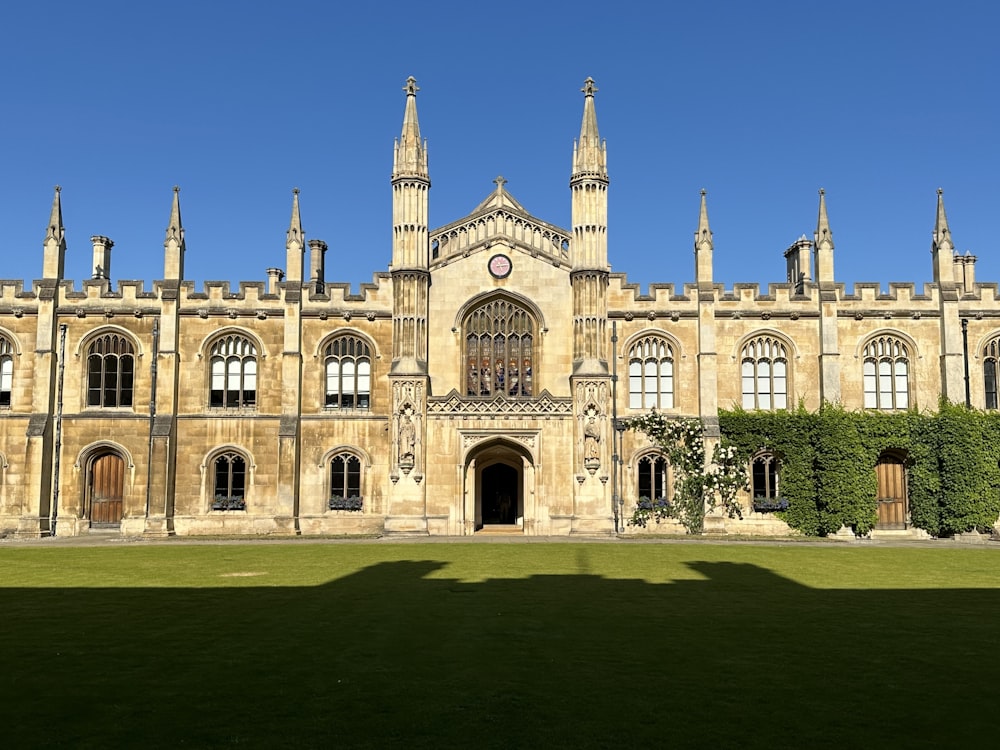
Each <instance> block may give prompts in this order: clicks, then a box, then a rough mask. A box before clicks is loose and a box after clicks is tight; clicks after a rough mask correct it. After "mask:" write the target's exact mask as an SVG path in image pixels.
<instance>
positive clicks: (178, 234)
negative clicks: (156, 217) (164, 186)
mask: <svg viewBox="0 0 1000 750" xmlns="http://www.w3.org/2000/svg"><path fill="white" fill-rule="evenodd" d="M180 194H181V189H180V188H179V187H177V185H174V200H173V202H172V203H171V205H170V220H169V221H168V222H167V236H166V238H165V239H164V243H167V242H171V241H173V242H177V243H178V244H179V245H180V246H181V247H182V248H183V246H184V225H183V224H182V223H181V197H180Z"/></svg>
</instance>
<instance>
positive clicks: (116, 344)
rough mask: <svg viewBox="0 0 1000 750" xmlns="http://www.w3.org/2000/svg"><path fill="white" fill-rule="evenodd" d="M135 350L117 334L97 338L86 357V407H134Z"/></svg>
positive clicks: (129, 342)
mask: <svg viewBox="0 0 1000 750" xmlns="http://www.w3.org/2000/svg"><path fill="white" fill-rule="evenodd" d="M134 379H135V351H134V350H133V348H132V342H131V341H129V340H128V339H127V338H126V337H125V336H122V335H121V334H118V333H106V334H104V335H103V336H99V337H98V338H97V339H95V340H94V341H93V342H92V343H91V345H90V349H89V352H88V354H87V406H99V407H104V408H113V407H119V406H132V387H133V381H134Z"/></svg>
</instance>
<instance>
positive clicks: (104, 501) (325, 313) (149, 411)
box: [0, 78, 1000, 537]
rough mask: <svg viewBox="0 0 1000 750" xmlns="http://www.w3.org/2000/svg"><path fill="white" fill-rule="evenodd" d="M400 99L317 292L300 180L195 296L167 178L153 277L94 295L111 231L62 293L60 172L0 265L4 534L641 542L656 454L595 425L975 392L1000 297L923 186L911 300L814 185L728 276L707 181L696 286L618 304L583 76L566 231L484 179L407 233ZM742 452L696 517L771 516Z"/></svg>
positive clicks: (418, 166) (761, 459)
mask: <svg viewBox="0 0 1000 750" xmlns="http://www.w3.org/2000/svg"><path fill="white" fill-rule="evenodd" d="M417 91H418V88H417V86H416V82H415V81H414V80H413V79H412V78H410V79H409V80H408V81H407V84H406V87H405V92H406V99H405V111H404V115H403V127H402V133H401V135H400V137H399V139H398V140H397V142H396V143H395V147H394V159H393V174H392V178H391V188H392V202H393V241H392V256H391V264H390V266H389V270H388V272H384V273H380V274H377V275H376V276H375V283H372V284H365V285H362V287H361V289H360V293H359V294H351V293H350V287H349V285H346V284H338V283H333V282H329V281H327V280H326V279H325V278H324V253H325V251H326V244H325V243H324V242H322V241H321V240H318V239H309V240H307V239H306V237H305V235H304V233H303V231H302V222H301V219H300V216H299V200H298V192H297V191H296V192H295V194H294V196H293V199H292V215H291V222H290V225H289V228H288V235H287V244H286V249H287V252H286V257H285V266H284V268H283V269H277V268H273V269H268V271H267V281H266V282H253V283H241V284H240V286H239V289H236V290H234V289H231V288H230V286H229V284H226V283H208V284H206V285H204V287H203V288H200V289H199V288H196V285H195V284H194V282H191V281H187V280H185V278H184V255H185V242H184V229H183V225H182V223H181V210H180V200H179V192H178V191H177V189H176V188H175V190H174V194H173V203H172V206H171V210H170V219H169V224H168V227H167V231H166V239H165V242H164V270H163V278H162V279H161V280H158V281H153V282H151V288H150V287H149V286H147V285H144V284H143V283H141V282H118V283H115V282H113V281H112V278H111V255H112V249H113V242H112V240H111V239H109V238H107V237H103V236H94V237H93V238H92V242H93V257H94V264H93V278H91V279H88V280H85V281H83V282H82V288H78V287H77V286H76V285H74V283H73V282H72V281H71V280H66V279H64V278H63V274H64V258H65V253H66V243H65V232H64V228H63V223H62V208H61V195H60V192H59V188H56V192H55V197H54V200H53V203H52V210H51V218H50V220H49V225H48V229H47V234H46V237H45V241H44V246H43V249H42V274H41V278H40V279H39V280H37V281H35V282H34V285H33V286H32V288H30V289H25V288H24V283H23V282H21V281H9V280H4V281H0V533H17V534H18V535H23V536H29V537H30V536H40V535H46V534H50V533H55V534H57V535H60V536H63V535H78V534H84V533H90V532H91V531H93V530H94V529H102V528H103V529H111V530H118V531H119V533H121V534H125V535H137V534H146V535H154V536H155V535H168V534H188V535H196V534H288V535H291V534H304V535H310V534H312V535H315V534H356V533H372V534H375V533H377V534H383V533H384V534H432V535H456V536H458V535H468V534H474V533H476V532H477V531H481V530H483V529H486V530H498V529H506V530H510V531H513V532H515V533H523V534H527V535H566V534H610V533H613V532H614V531H615V530H616V529H617V530H623V531H624V533H629V534H632V533H642V532H641V530H636V529H633V528H631V527H626V526H624V523H623V520H622V519H623V518H627V517H629V516H631V514H632V511H633V509H634V508H635V505H636V502H637V500H638V499H639V498H640V497H647V498H657V497H669V495H670V492H671V481H672V478H671V474H670V467H669V465H668V464H667V462H666V461H665V460H664V457H663V456H662V455H660V454H659V453H657V452H656V450H655V448H654V446H652V445H651V444H650V443H649V442H648V441H647V440H646V439H645V438H644V437H643V435H641V434H638V433H636V432H635V431H618V430H615V424H616V421H615V420H616V419H625V418H628V417H630V416H635V415H638V414H641V413H645V412H647V411H648V410H649V409H651V408H656V409H657V410H658V411H660V412H663V413H665V414H668V415H677V416H689V417H700V418H701V419H702V420H704V422H705V424H706V435H707V439H708V440H709V441H710V442H711V441H712V440H716V439H717V437H718V410H719V408H720V407H722V408H731V407H732V406H734V405H742V406H743V407H744V408H747V409H783V408H786V407H793V406H797V405H798V404H799V403H800V402H801V403H802V404H804V406H805V407H806V408H808V409H815V408H817V407H819V405H820V404H821V403H822V402H823V401H824V400H825V401H830V402H839V403H842V404H843V405H844V406H845V407H846V408H848V409H874V410H901V409H903V410H905V409H909V408H914V407H917V408H928V409H933V408H935V407H936V405H937V403H938V399H939V396H940V395H942V394H943V395H945V396H947V397H948V398H949V399H951V400H952V401H956V402H964V401H965V400H966V387H967V386H966V368H967V367H968V373H969V376H968V377H969V379H968V392H969V399H970V401H971V404H972V405H973V406H975V407H979V408H988V409H996V408H997V359H998V350H1000V302H998V300H997V286H996V284H993V283H990V284H983V283H978V282H976V280H975V274H974V271H975V261H976V259H975V257H973V256H970V255H965V256H959V255H957V254H956V253H955V249H954V245H953V244H952V239H951V232H950V230H949V227H948V221H947V218H946V216H945V210H944V202H943V196H942V195H941V193H940V191H939V192H938V196H937V219H936V225H935V228H934V232H933V237H932V245H931V259H932V263H933V282H932V283H930V284H927V285H926V286H925V287H924V288H922V289H916V288H915V286H914V285H913V284H892V285H891V286H890V288H889V293H888V294H883V293H881V292H880V289H879V286H878V285H877V284H871V285H867V284H858V285H856V286H855V287H854V288H853V289H852V290H851V291H850V293H849V292H848V291H847V290H846V289H845V287H844V285H843V284H839V283H837V282H836V281H835V280H834V268H833V260H834V242H833V233H832V231H831V223H830V221H829V219H828V217H827V208H826V199H825V196H824V195H823V193H822V191H820V195H819V216H818V221H817V225H816V233H815V235H814V238H813V239H812V240H808V239H806V238H804V237H803V238H802V239H800V240H798V241H797V242H794V243H793V244H792V245H791V246H790V247H789V248H788V250H787V251H785V264H786V267H787V282H786V283H780V284H771V285H769V286H768V289H767V290H766V292H762V291H761V290H760V289H758V287H757V286H756V285H750V284H745V285H741V284H737V285H736V286H735V287H734V289H733V291H725V289H724V287H723V285H722V284H717V283H715V282H714V281H713V266H712V251H713V245H712V232H711V229H710V227H709V220H708V210H707V203H706V195H705V194H704V193H703V194H702V196H701V206H700V212H699V214H698V216H697V217H695V215H694V210H693V209H694V206H692V224H693V225H694V226H696V227H697V231H696V232H695V237H694V261H695V267H694V281H693V282H692V283H689V284H685V285H684V287H683V289H674V288H673V285H670V284H660V285H657V284H654V285H652V286H651V287H650V289H649V294H648V295H644V294H640V289H639V288H638V286H636V285H634V284H630V283H628V281H627V279H626V277H625V276H624V275H623V274H619V273H610V272H609V266H608V241H607V191H608V173H607V169H606V157H607V152H606V146H605V143H604V142H603V141H601V139H600V136H599V134H598V127H597V116H596V111H595V105H594V97H595V92H596V91H597V89H596V87H595V86H594V82H593V81H592V80H590V79H587V81H586V82H585V84H584V88H583V95H584V99H583V122H582V126H581V129H580V134H579V138H578V140H577V141H576V143H575V145H574V146H573V171H572V175H571V179H570V200H571V201H572V227H571V228H569V229H561V228H559V227H557V226H553V225H552V224H549V223H547V222H545V221H544V220H542V219H538V218H536V217H534V216H532V215H531V214H530V213H529V212H528V210H526V208H525V207H523V206H522V205H521V204H520V203H518V201H517V200H516V199H515V198H514V196H513V195H511V193H510V192H508V190H507V189H506V185H505V181H504V180H503V178H497V180H496V181H495V183H494V184H495V187H494V188H493V189H491V190H489V192H488V194H487V195H486V196H485V197H484V199H483V200H482V202H481V203H480V204H479V206H478V207H477V208H476V209H475V210H474V211H473V212H472V213H471V214H470V215H468V216H465V217H463V218H460V219H458V220H456V221H454V222H452V223H450V224H448V225H447V226H444V227H440V228H437V229H434V228H431V227H429V226H428V225H427V216H428V211H427V208H428V197H429V190H430V172H429V168H428V161H427V151H426V143H425V141H423V140H422V138H421V134H420V128H419V123H418V118H417V104H416V102H417V99H416V97H417ZM695 220H696V221H697V223H696V224H695ZM307 253H308V263H307V262H306V254H307ZM761 448H762V450H761V453H760V454H759V455H757V456H755V457H754V458H753V459H752V467H751V475H752V479H753V483H752V489H751V491H750V492H747V493H746V498H745V501H746V505H747V508H748V512H747V513H746V514H745V517H744V519H743V520H738V519H736V520H734V519H722V518H718V519H715V524H714V528H716V529H717V530H722V529H724V530H725V531H728V532H731V533H775V532H780V531H782V530H787V527H786V526H785V525H784V524H783V523H782V522H781V521H780V520H778V519H777V517H776V516H775V515H774V514H773V513H771V512H768V511H767V510H766V507H767V503H766V502H757V503H756V505H757V507H758V508H765V509H764V510H758V511H753V510H752V507H751V506H753V505H754V499H756V500H757V501H761V500H763V501H768V500H773V501H777V500H779V499H780V487H779V482H780V461H779V457H776V456H772V455H770V454H769V453H768V452H767V451H766V447H765V446H761ZM710 452H711V451H709V453H710ZM878 476H879V482H880V490H879V492H880V497H882V496H883V495H884V496H885V498H887V499H888V500H889V501H891V502H888V503H887V504H886V508H887V510H886V513H885V515H880V526H881V527H882V528H900V529H902V528H906V526H907V525H908V523H909V518H908V515H907V499H906V481H905V469H904V465H903V463H902V461H900V460H899V459H898V457H894V456H892V455H886V456H885V459H884V461H880V464H879V467H878ZM619 501H620V502H619ZM890 506H891V507H890ZM880 513H881V510H880ZM660 530H661V531H662V530H665V529H664V528H663V527H661V528H660ZM666 530H681V527H679V526H678V527H676V529H674V528H671V529H666Z"/></svg>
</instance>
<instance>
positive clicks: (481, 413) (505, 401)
mask: <svg viewBox="0 0 1000 750" xmlns="http://www.w3.org/2000/svg"><path fill="white" fill-rule="evenodd" d="M427 413H428V414H435V415H444V416H454V417H459V416H460V417H484V418H493V417H499V416H504V417H535V416H569V415H571V414H572V413H573V401H572V399H568V398H555V397H553V396H552V395H550V394H549V392H548V391H544V390H543V391H542V392H541V393H539V394H538V396H537V397H535V398H532V399H512V398H506V397H505V396H503V395H502V394H498V395H497V396H496V397H494V398H491V399H479V398H466V397H464V396H462V395H460V394H459V393H458V391H456V390H452V391H451V392H450V393H448V395H446V396H441V397H438V398H431V399H428V401H427Z"/></svg>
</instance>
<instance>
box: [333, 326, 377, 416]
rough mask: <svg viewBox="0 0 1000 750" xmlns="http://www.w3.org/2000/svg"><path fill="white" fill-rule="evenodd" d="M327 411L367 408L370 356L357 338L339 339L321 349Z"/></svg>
mask: <svg viewBox="0 0 1000 750" xmlns="http://www.w3.org/2000/svg"><path fill="white" fill-rule="evenodd" d="M323 360H324V366H325V368H326V400H325V406H326V408H327V409H367V408H368V407H369V405H370V403H371V382H372V355H371V348H370V347H369V346H368V343H367V342H366V341H365V340H364V339H362V338H360V337H358V336H349V335H345V336H338V337H337V338H335V339H333V340H331V341H330V342H329V343H328V344H327V345H326V347H325V348H324V349H323Z"/></svg>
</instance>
